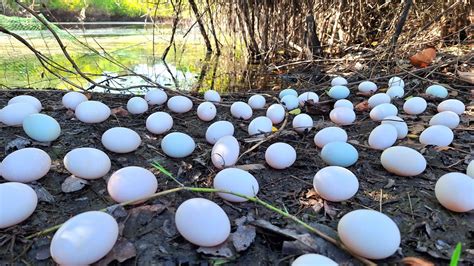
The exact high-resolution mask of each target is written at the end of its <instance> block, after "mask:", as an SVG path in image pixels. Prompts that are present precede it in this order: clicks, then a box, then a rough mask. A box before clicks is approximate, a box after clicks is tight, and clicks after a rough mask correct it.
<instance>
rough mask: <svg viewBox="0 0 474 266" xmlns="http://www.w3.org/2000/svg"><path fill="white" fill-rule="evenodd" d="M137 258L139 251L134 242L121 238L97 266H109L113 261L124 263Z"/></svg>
mask: <svg viewBox="0 0 474 266" xmlns="http://www.w3.org/2000/svg"><path fill="white" fill-rule="evenodd" d="M135 256H137V250H136V249H135V246H134V245H133V243H132V242H130V241H128V239H126V238H124V237H121V238H119V239H118V240H117V242H116V243H115V245H114V247H113V248H112V250H111V251H110V252H109V253H108V254H107V255H106V256H105V257H104V258H103V259H101V260H100V261H99V262H97V263H96V265H97V266H102V265H109V264H110V263H111V262H112V261H114V260H116V261H118V262H124V261H126V260H128V259H131V258H133V257H135Z"/></svg>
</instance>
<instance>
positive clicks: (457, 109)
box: [438, 99, 466, 115]
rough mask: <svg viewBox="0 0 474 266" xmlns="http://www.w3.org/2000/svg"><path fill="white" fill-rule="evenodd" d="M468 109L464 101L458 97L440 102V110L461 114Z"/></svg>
mask: <svg viewBox="0 0 474 266" xmlns="http://www.w3.org/2000/svg"><path fill="white" fill-rule="evenodd" d="M464 110H466V106H465V105H464V103H463V102H461V101H460V100H456V99H449V100H444V101H442V102H441V103H440V104H438V112H443V111H452V112H454V113H456V114H458V115H461V114H462V113H464Z"/></svg>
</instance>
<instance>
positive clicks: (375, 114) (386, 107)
mask: <svg viewBox="0 0 474 266" xmlns="http://www.w3.org/2000/svg"><path fill="white" fill-rule="evenodd" d="M397 114H398V109H397V107H396V106H395V105H393V104H391V103H382V104H379V105H377V106H375V107H374V108H373V109H372V110H371V111H370V118H371V119H372V120H374V121H380V120H383V119H384V118H385V117H387V116H396V115H397Z"/></svg>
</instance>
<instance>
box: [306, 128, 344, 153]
mask: <svg viewBox="0 0 474 266" xmlns="http://www.w3.org/2000/svg"><path fill="white" fill-rule="evenodd" d="M333 141H340V142H347V133H346V131H345V130H344V129H342V128H340V127H326V128H323V129H321V130H320V131H319V132H318V133H316V135H314V144H316V146H318V147H319V148H322V147H324V145H326V144H328V143H329V142H333Z"/></svg>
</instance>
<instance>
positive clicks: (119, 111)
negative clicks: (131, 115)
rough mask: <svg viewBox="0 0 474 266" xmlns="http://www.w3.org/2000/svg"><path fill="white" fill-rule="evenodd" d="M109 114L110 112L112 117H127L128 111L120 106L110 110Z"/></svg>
mask: <svg viewBox="0 0 474 266" xmlns="http://www.w3.org/2000/svg"><path fill="white" fill-rule="evenodd" d="M111 112H112V114H113V115H116V116H127V115H128V111H127V110H125V109H123V107H122V106H120V107H116V108H114V109H112V110H111Z"/></svg>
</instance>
